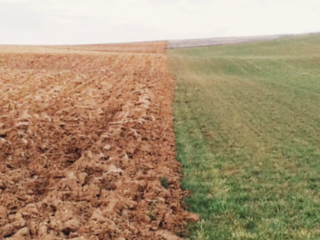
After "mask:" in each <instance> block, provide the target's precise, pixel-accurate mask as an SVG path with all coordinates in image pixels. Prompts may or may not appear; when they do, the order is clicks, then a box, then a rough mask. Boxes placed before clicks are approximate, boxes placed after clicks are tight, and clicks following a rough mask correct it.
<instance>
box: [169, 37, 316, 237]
mask: <svg viewBox="0 0 320 240" xmlns="http://www.w3.org/2000/svg"><path fill="white" fill-rule="evenodd" d="M167 53H168V56H169V66H170V68H171V70H172V72H173V73H174V74H175V75H176V78H177V85H176V93H175V101H174V121H175V131H176V141H177V150H178V159H179V160H180V161H181V162H182V164H183V172H184V174H185V179H184V182H183V186H184V187H185V188H186V189H189V190H191V191H192V193H193V194H192V195H191V197H190V198H189V199H187V203H188V205H189V207H190V208H191V210H192V211H194V212H196V213H198V214H199V215H200V216H201V218H202V222H201V223H199V224H197V225H195V226H192V229H193V230H194V231H193V233H194V237H195V239H212V240H214V239H217V240H228V239H232V240H247V239H254V240H263V239H265V240H284V239H293V240H298V239H301V240H306V239H313V240H316V239H320V228H319V223H320V211H319V209H320V167H319V159H320V138H319V134H320V68H319V66H320V36H319V35H313V36H306V37H296V38H283V39H277V40H273V41H267V42H255V43H246V44H235V45H229V46H216V47H203V48H188V49H183V48H181V49H175V50H168V51H167Z"/></svg>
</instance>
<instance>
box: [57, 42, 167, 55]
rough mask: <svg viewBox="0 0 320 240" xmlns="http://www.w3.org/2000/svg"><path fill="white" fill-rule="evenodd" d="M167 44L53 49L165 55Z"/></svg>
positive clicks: (126, 44) (124, 44) (153, 43)
mask: <svg viewBox="0 0 320 240" xmlns="http://www.w3.org/2000/svg"><path fill="white" fill-rule="evenodd" d="M166 47H167V42H165V41H163V42H139V43H119V44H91V45H69V46H54V48H61V49H68V50H81V51H98V52H122V53H130V52H131V53H162V54H164V53H165V49H166Z"/></svg>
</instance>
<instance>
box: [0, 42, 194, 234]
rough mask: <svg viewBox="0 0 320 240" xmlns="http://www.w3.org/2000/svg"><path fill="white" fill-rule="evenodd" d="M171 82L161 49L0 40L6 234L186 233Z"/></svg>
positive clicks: (1, 209) (0, 214)
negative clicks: (128, 50)
mask: <svg viewBox="0 0 320 240" xmlns="http://www.w3.org/2000/svg"><path fill="white" fill-rule="evenodd" d="M161 46H162V45H161ZM156 48H157V47H156ZM159 48H160V46H159ZM154 51H155V52H157V51H158V50H154ZM163 51H165V50H163ZM151 52H153V51H151ZM173 84H174V83H173V80H172V78H171V76H170V74H169V72H168V70H167V59H166V56H165V55H163V54H110V53H100V52H96V53H95V52H89V51H88V52H87V51H81V52H76V51H75V52H73V51H70V52H68V51H60V50H53V49H50V50H48V49H46V48H36V47H0V94H1V98H0V113H1V114H0V239H43V240H53V239H54V240H59V239H75V240H76V239H78V240H80V239H94V240H96V239H118V240H124V239H156V240H157V239H159V240H160V239H168V240H174V239H180V237H182V236H184V235H185V234H186V232H185V227H186V224H187V223H188V222H190V221H196V220H197V219H198V217H197V216H195V215H193V214H190V213H188V212H187V211H186V207H185V206H184V204H183V202H182V200H183V197H184V196H185V193H184V192H183V191H182V190H181V188H180V178H181V175H180V170H181V165H180V163H178V162H177V160H176V159H175V150H174V149H175V141H174V133H173V121H172V114H171V111H172V109H171V103H172V93H173Z"/></svg>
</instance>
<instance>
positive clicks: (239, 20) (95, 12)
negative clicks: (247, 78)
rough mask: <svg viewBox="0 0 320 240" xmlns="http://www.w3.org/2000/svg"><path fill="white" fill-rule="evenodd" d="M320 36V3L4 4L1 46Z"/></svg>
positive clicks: (29, 0)
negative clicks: (235, 37)
mask: <svg viewBox="0 0 320 240" xmlns="http://www.w3.org/2000/svg"><path fill="white" fill-rule="evenodd" d="M315 31H320V0H0V44H82V43H111V42H130V41H149V40H168V39H185V38H208V37H225V36H247V35H265V34H287V33H304V32H315Z"/></svg>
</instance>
